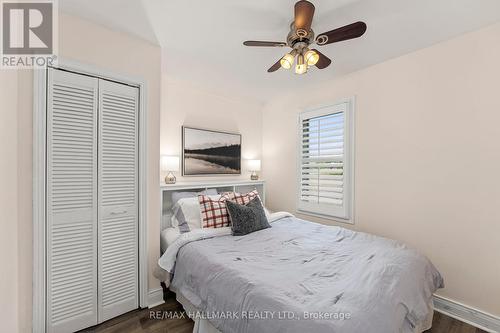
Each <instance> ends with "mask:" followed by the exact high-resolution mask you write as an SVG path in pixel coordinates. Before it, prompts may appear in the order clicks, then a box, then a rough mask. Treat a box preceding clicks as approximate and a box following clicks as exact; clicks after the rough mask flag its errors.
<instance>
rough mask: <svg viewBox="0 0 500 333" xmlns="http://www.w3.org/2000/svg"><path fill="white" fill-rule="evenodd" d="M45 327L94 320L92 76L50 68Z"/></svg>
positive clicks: (65, 327) (74, 326)
mask: <svg viewBox="0 0 500 333" xmlns="http://www.w3.org/2000/svg"><path fill="white" fill-rule="evenodd" d="M48 74H49V75H48V81H49V84H48V87H49V88H48V95H47V331H48V332H74V331H77V330H80V329H82V328H85V327H88V326H92V325H95V324H96V323H97V293H96V290H97V242H96V240H97V196H96V191H97V188H96V186H97V183H96V179H97V79H95V78H90V77H87V76H84V75H77V74H73V73H68V72H64V71H60V70H53V69H50V70H49V73H48Z"/></svg>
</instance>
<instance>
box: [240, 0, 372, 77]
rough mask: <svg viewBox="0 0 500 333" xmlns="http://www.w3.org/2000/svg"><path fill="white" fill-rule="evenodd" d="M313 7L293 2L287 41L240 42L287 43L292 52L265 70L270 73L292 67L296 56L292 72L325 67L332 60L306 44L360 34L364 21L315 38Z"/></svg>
mask: <svg viewBox="0 0 500 333" xmlns="http://www.w3.org/2000/svg"><path fill="white" fill-rule="evenodd" d="M314 10H315V7H314V5H313V4H312V3H310V2H309V1H306V0H301V1H299V2H297V3H296V4H295V19H294V21H293V22H292V24H290V32H289V33H288V36H287V38H286V42H264V41H255V40H248V41H245V42H243V45H246V46H261V47H262V46H270V47H284V46H288V47H290V48H292V51H291V52H289V53H287V54H285V55H284V56H283V58H281V59H280V60H278V61H277V62H276V63H275V64H274V65H272V66H271V67H270V68H269V69H268V70H267V71H268V72H269V73H271V72H275V71H277V70H278V69H279V68H280V67H283V68H285V69H290V68H292V66H293V64H294V61H295V58H297V61H296V66H295V73H297V74H304V73H306V72H307V69H308V67H309V66H316V67H317V68H319V69H324V68H326V67H328V66H329V65H330V64H331V62H332V61H331V60H330V59H329V58H328V57H327V56H325V55H324V54H323V53H321V52H319V51H318V50H317V49H310V48H309V46H310V45H311V44H314V43H315V44H317V45H319V46H322V45H327V44H332V43H336V42H341V41H344V40H348V39H353V38H358V37H361V36H363V34H364V33H365V31H366V24H365V23H364V22H356V23H352V24H349V25H346V26H343V27H341V28H337V29H334V30H330V31H327V32H324V33H322V34H319V35H318V36H317V37H316V39H315V38H314V31H313V30H312V29H311V24H312V20H313V16H314Z"/></svg>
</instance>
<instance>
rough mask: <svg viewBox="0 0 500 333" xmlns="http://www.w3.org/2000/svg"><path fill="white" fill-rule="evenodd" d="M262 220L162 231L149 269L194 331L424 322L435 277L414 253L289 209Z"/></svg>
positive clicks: (383, 330)
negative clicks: (251, 227) (243, 230)
mask: <svg viewBox="0 0 500 333" xmlns="http://www.w3.org/2000/svg"><path fill="white" fill-rule="evenodd" d="M268 219H269V221H270V222H271V228H268V229H264V230H260V231H256V232H253V233H251V234H248V235H245V236H232V235H231V229H230V228H228V227H225V228H215V229H211V228H210V229H195V230H192V231H190V232H187V233H176V231H174V230H175V228H167V229H168V232H167V231H165V230H164V231H163V232H162V234H163V233H165V241H164V243H165V246H166V247H165V251H164V253H163V255H162V256H161V258H160V260H159V261H158V264H159V267H160V268H161V271H162V272H163V274H159V275H158V276H162V280H163V281H164V283H165V285H166V286H167V287H169V289H170V290H171V291H173V292H174V293H175V294H176V298H177V300H178V301H179V302H180V303H181V304H182V305H183V307H184V309H185V310H186V311H187V312H188V315H190V316H191V317H193V319H194V321H195V328H194V333H214V332H224V333H231V332H235V333H243V332H343V333H344V332H345V333H358V332H375V333H376V332H380V333H391V332H422V331H424V330H426V329H428V328H430V326H431V323H432V315H433V303H432V295H433V293H434V292H435V291H436V290H437V289H438V288H441V287H443V279H442V277H441V275H440V274H439V272H438V271H437V270H436V268H435V267H434V266H433V265H432V263H431V262H430V261H429V260H428V259H427V258H426V257H425V256H423V255H422V254H420V253H419V252H418V251H416V250H415V249H412V248H409V247H407V246H406V245H404V244H402V243H400V242H397V241H394V240H390V239H386V238H382V237H377V236H374V235H370V234H366V233H361V232H354V231H351V230H348V229H344V228H340V227H335V226H325V225H321V224H317V223H313V222H309V221H305V220H301V219H298V218H296V217H294V216H293V215H291V214H289V213H284V212H282V213H274V214H271V215H268ZM167 234H168V239H167ZM162 237H163V236H162Z"/></svg>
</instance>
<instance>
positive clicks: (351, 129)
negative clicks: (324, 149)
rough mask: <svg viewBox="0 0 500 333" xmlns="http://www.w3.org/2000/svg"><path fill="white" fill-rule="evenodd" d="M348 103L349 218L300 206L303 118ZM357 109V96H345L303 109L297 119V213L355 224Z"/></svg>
mask: <svg viewBox="0 0 500 333" xmlns="http://www.w3.org/2000/svg"><path fill="white" fill-rule="evenodd" d="M343 103H347V104H348V107H347V111H346V112H345V125H344V133H345V134H344V136H345V137H346V138H347V140H346V142H347V145H348V149H345V150H344V156H345V158H344V165H346V166H347V168H346V169H347V170H348V171H347V172H345V175H346V178H345V179H344V187H345V188H349V192H350V193H349V197H348V199H349V200H344V203H345V204H346V205H347V206H346V207H345V208H344V212H345V215H346V216H347V218H344V217H342V216H336V215H334V214H329V213H328V214H327V213H323V212H321V211H319V210H318V211H313V210H312V209H311V210H306V209H303V208H300V202H301V200H300V175H301V172H302V144H301V142H302V119H303V118H312V117H317V116H321V115H326V114H328V113H329V112H325V111H326V110H325V109H331V108H333V107H335V106H336V105H339V104H343ZM355 110H356V97H355V96H352V97H349V98H343V99H340V100H337V101H335V103H332V104H327V105H321V106H316V107H313V108H309V109H307V110H304V111H302V112H301V113H300V114H299V117H298V121H297V151H298V153H297V165H296V184H297V188H296V193H297V195H296V213H298V214H303V215H309V216H314V217H319V218H323V219H328V220H332V221H335V222H340V223H348V224H354V222H355V213H354V212H355V209H354V206H355V200H354V192H355V177H354V174H355V155H356V154H355V152H356V140H355V128H356V126H355V124H356V121H355V114H356V112H355Z"/></svg>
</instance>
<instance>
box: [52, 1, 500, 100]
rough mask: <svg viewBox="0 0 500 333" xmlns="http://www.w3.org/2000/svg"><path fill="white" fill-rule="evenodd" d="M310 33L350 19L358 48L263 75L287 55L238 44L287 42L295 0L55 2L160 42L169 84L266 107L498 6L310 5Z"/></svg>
mask: <svg viewBox="0 0 500 333" xmlns="http://www.w3.org/2000/svg"><path fill="white" fill-rule="evenodd" d="M311 1H312V2H313V3H314V4H315V6H316V14H315V18H314V22H313V29H314V31H315V32H316V33H321V32H325V31H328V30H331V29H333V28H337V27H340V26H342V25H345V24H349V23H352V22H355V21H359V20H361V21H364V22H366V23H367V25H368V30H367V33H366V34H365V35H364V36H363V37H361V38H359V39H355V40H351V41H346V42H340V43H336V44H331V45H326V46H323V47H321V49H320V50H321V51H322V53H324V54H325V55H327V56H329V57H330V58H331V59H332V60H333V63H332V65H330V67H328V68H327V69H324V70H317V69H312V70H310V71H309V73H307V74H306V75H302V76H298V75H295V74H293V72H292V71H286V70H279V71H278V72H275V73H271V74H270V73H267V68H269V67H270V66H271V65H272V64H274V63H275V62H276V61H277V60H278V59H279V58H280V57H281V56H282V55H283V54H284V53H286V51H287V49H286V48H250V47H245V46H243V45H242V42H243V41H244V40H250V39H253V40H271V41H284V40H285V38H286V35H287V33H288V30H289V25H290V22H291V21H292V19H293V5H294V3H295V0H247V1H241V0H240V1H236V0H212V1H207V0H196V1H195V0H85V1H84V0H60V1H59V6H60V8H61V10H62V11H65V12H69V13H71V14H74V15H78V16H81V17H83V18H86V19H89V20H92V21H95V22H98V23H100V24H103V25H105V26H108V27H110V28H112V29H117V30H121V31H125V32H128V33H132V34H134V35H136V36H139V37H141V38H143V39H146V40H149V41H150V42H152V43H155V44H159V45H160V46H161V47H162V48H163V50H164V52H163V59H164V65H163V69H162V70H163V71H164V72H165V73H166V75H167V76H168V77H170V78H172V79H176V80H182V81H189V82H191V83H192V84H193V85H196V86H199V87H201V88H205V89H207V90H209V91H212V92H215V93H219V94H222V95H235V96H238V97H245V98H252V99H254V100H256V101H259V102H265V101H267V100H269V99H270V98H272V97H273V96H275V95H277V94H280V93H282V92H286V91H290V90H293V89H299V88H300V87H302V86H303V85H305V84H308V82H311V83H320V82H324V81H327V80H331V79H333V78H335V77H338V76H341V75H345V74H347V73H351V72H353V71H357V70H359V69H362V68H365V67H367V66H370V65H373V64H376V63H380V62H383V61H385V60H388V59H391V58H394V57H397V56H400V55H403V54H406V53H409V52H411V51H414V50H417V49H421V48H424V47H427V46H430V45H432V44H435V43H438V42H440V41H443V40H446V39H449V38H452V37H455V36H458V35H461V34H463V33H465V32H469V31H473V30H477V29H479V28H481V27H484V26H487V25H489V24H492V23H494V22H498V21H500V1H499V0H335V1H334V0H311Z"/></svg>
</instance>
